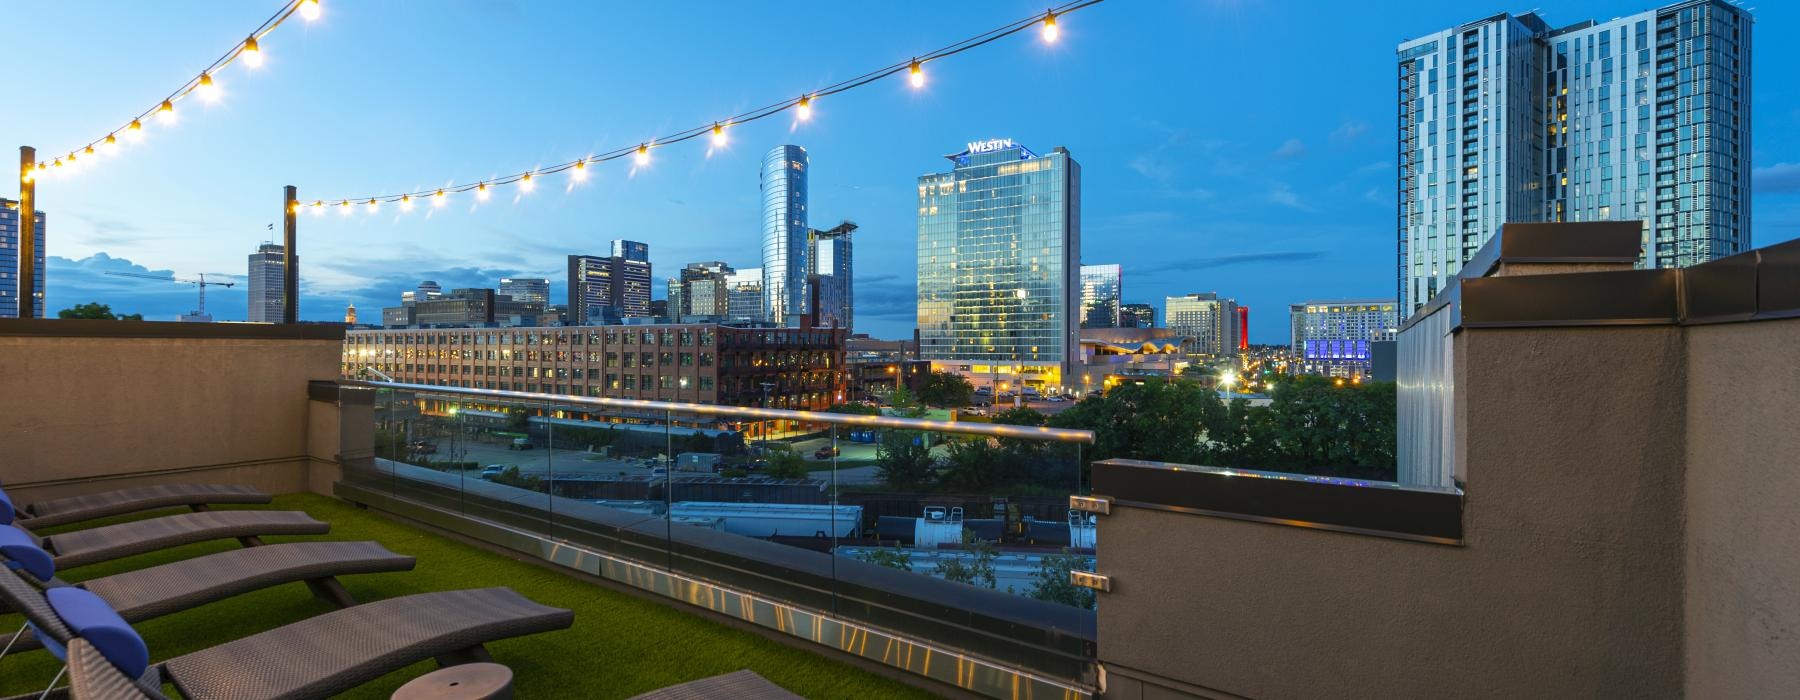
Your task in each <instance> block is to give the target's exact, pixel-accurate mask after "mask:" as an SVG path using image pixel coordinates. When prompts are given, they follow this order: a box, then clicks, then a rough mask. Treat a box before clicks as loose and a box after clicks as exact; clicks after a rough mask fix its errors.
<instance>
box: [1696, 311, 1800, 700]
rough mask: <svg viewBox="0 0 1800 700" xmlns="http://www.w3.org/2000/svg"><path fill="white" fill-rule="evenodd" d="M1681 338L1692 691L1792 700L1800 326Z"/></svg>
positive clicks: (1754, 326)
mask: <svg viewBox="0 0 1800 700" xmlns="http://www.w3.org/2000/svg"><path fill="white" fill-rule="evenodd" d="M1688 333H1689V335H1688V376H1689V379H1690V384H1689V388H1688V421H1687V429H1688V444H1687V453H1688V464H1689V467H1688V474H1687V491H1688V511H1687V512H1688V539H1687V550H1686V555H1687V572H1688V573H1687V576H1688V588H1687V599H1686V603H1687V611H1686V620H1687V623H1688V625H1687V649H1688V654H1687V691H1688V695H1689V696H1690V697H1695V698H1797V697H1800V359H1797V354H1800V350H1796V348H1800V319H1793V320H1784V321H1766V322H1758V323H1730V324H1722V325H1714V326H1696V327H1694V328H1691V329H1689V331H1688Z"/></svg>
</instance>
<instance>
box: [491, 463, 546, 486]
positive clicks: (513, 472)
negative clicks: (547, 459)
mask: <svg viewBox="0 0 1800 700" xmlns="http://www.w3.org/2000/svg"><path fill="white" fill-rule="evenodd" d="M493 482H494V483H496V484H505V485H507V486H514V487H517V488H522V489H525V490H527V491H542V490H544V479H543V478H542V477H538V476H533V475H530V474H522V473H520V472H519V468H518V467H507V468H506V470H505V471H502V472H500V473H499V474H495V475H494V478H493Z"/></svg>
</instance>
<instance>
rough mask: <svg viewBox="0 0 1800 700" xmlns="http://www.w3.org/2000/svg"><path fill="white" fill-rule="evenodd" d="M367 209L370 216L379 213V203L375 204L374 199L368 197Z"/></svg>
mask: <svg viewBox="0 0 1800 700" xmlns="http://www.w3.org/2000/svg"><path fill="white" fill-rule="evenodd" d="M368 207H369V213H370V214H373V213H375V212H378V211H381V202H377V201H375V198H374V197H370V198H369V204H368Z"/></svg>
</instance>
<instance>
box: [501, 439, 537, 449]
mask: <svg viewBox="0 0 1800 700" xmlns="http://www.w3.org/2000/svg"><path fill="white" fill-rule="evenodd" d="M532 447H533V445H532V444H531V438H522V437H521V438H513V440H512V442H511V443H508V444H507V446H506V449H509V450H529V449H531V448H532Z"/></svg>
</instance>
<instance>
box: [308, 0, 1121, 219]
mask: <svg viewBox="0 0 1800 700" xmlns="http://www.w3.org/2000/svg"><path fill="white" fill-rule="evenodd" d="M1102 1H1103V0H1072V1H1070V2H1066V3H1064V4H1062V5H1059V6H1056V7H1052V8H1050V9H1049V10H1046V11H1045V12H1044V13H1042V14H1036V15H1032V16H1031V17H1029V18H1026V19H1022V20H1018V21H1016V22H1012V23H1010V24H1007V25H1004V26H1001V27H998V28H996V29H992V30H989V31H987V32H983V33H981V34H977V35H975V36H972V37H969V38H967V39H964V40H962V41H959V42H956V43H954V44H951V45H949V46H945V47H943V48H941V49H937V50H935V51H931V52H928V53H924V54H920V55H918V56H912V57H909V58H907V59H906V60H904V61H900V62H898V63H893V64H889V65H886V66H883V67H881V68H877V69H875V70H872V71H869V72H867V73H863V74H862V75H858V76H856V77H853V78H849V79H846V80H843V81H840V82H837V83H833V84H831V85H827V86H824V87H821V88H819V89H817V90H813V91H811V92H807V93H805V94H802V95H800V96H798V97H792V98H788V99H784V100H781V101H779V102H774V103H771V104H768V105H765V106H763V107H758V108H756V109H752V110H749V111H746V112H743V113H740V114H735V115H732V116H729V117H725V118H723V119H719V120H715V121H711V122H707V123H705V124H702V125H700V126H695V127H692V128H688V129H683V130H681V131H677V132H674V133H672V134H668V135H665V136H661V137H657V138H653V139H650V140H647V141H643V142H640V143H636V144H632V145H629V146H623V147H620V148H615V149H613V150H610V151H605V152H601V153H598V154H594V155H589V156H586V157H583V158H577V159H575V160H571V161H567V162H563V163H557V164H555V165H550V166H545V167H540V168H533V169H531V170H526V171H522V172H517V173H513V174H510V175H503V176H499V177H493V178H489V179H486V180H478V181H475V182H467V183H462V184H456V185H446V186H444V187H433V188H430V189H424V190H419V191H415V192H403V193H399V194H385V195H373V196H370V195H364V196H361V197H347V198H346V197H332V198H326V199H315V200H313V201H311V202H296V203H295V207H296V208H301V207H304V208H307V209H310V210H312V212H313V213H315V214H320V213H324V211H325V210H326V208H327V207H338V209H339V211H341V212H343V213H345V214H349V213H351V212H352V211H353V210H354V208H355V206H356V205H362V206H363V207H364V208H365V209H366V211H368V212H370V213H374V212H377V211H379V210H380V207H381V205H382V204H390V203H396V202H397V203H399V204H400V205H401V208H402V209H403V210H410V209H411V208H412V207H411V205H412V204H413V200H416V199H420V198H428V199H430V200H431V201H432V202H433V203H434V204H440V203H442V202H443V201H444V198H445V197H447V196H449V195H454V194H462V193H465V192H471V191H473V192H475V194H476V197H477V198H478V199H482V200H486V199H487V198H488V197H489V195H490V194H491V193H492V191H493V190H494V188H496V187H501V186H504V185H512V184H517V185H518V187H519V189H520V190H521V191H523V192H529V191H531V190H532V189H533V188H534V187H535V185H536V184H537V182H538V181H541V179H542V177H543V176H545V175H555V174H558V173H569V174H570V177H571V178H572V179H574V180H577V181H580V180H585V179H586V178H587V175H588V168H589V167H591V166H594V165H596V164H600V163H605V162H608V161H613V160H618V159H620V158H626V157H632V158H634V159H635V162H636V164H637V165H640V166H643V165H648V164H649V162H650V152H651V151H652V150H654V149H658V148H663V147H666V146H672V145H675V144H678V143H682V142H684V141H691V140H693V139H697V138H700V137H702V136H709V135H710V136H711V137H712V143H713V144H714V145H715V146H718V145H724V143H725V142H726V138H727V132H729V131H730V130H731V129H733V128H736V127H738V126H742V125H744V124H748V123H750V122H754V121H757V120H760V119H766V118H768V117H772V116H775V115H777V114H781V113H783V112H786V111H789V110H793V111H794V113H795V116H796V118H797V119H799V120H801V121H805V120H807V119H809V118H811V116H812V110H813V108H814V105H815V103H817V102H818V101H819V99H820V98H824V97H831V96H833V95H837V94H840V93H843V92H847V91H849V90H854V89H856V88H859V87H862V86H865V85H869V84H871V83H874V82H877V81H880V80H882V79H884V78H888V77H890V76H893V75H896V74H900V73H906V74H908V79H909V80H910V81H911V84H912V86H913V88H914V89H918V88H922V87H924V84H925V76H924V66H925V65H927V64H929V63H931V62H934V61H940V60H943V59H946V58H949V57H951V56H955V55H957V54H960V53H962V52H964V51H968V50H970V49H974V48H976V47H979V46H983V45H986V44H989V43H992V42H995V41H999V40H1000V39H1003V38H1006V37H1009V36H1012V35H1014V34H1017V33H1019V32H1023V31H1026V30H1028V29H1031V28H1033V27H1038V28H1040V31H1041V32H1042V37H1043V40H1044V41H1045V42H1046V43H1050V42H1055V41H1056V40H1057V37H1058V36H1059V34H1060V29H1059V28H1058V27H1057V24H1056V22H1057V20H1058V19H1059V18H1061V17H1063V16H1064V15H1067V14H1069V13H1071V12H1075V11H1077V10H1081V9H1083V8H1087V7H1092V6H1094V5H1098V4H1100V3H1101V2H1102Z"/></svg>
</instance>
